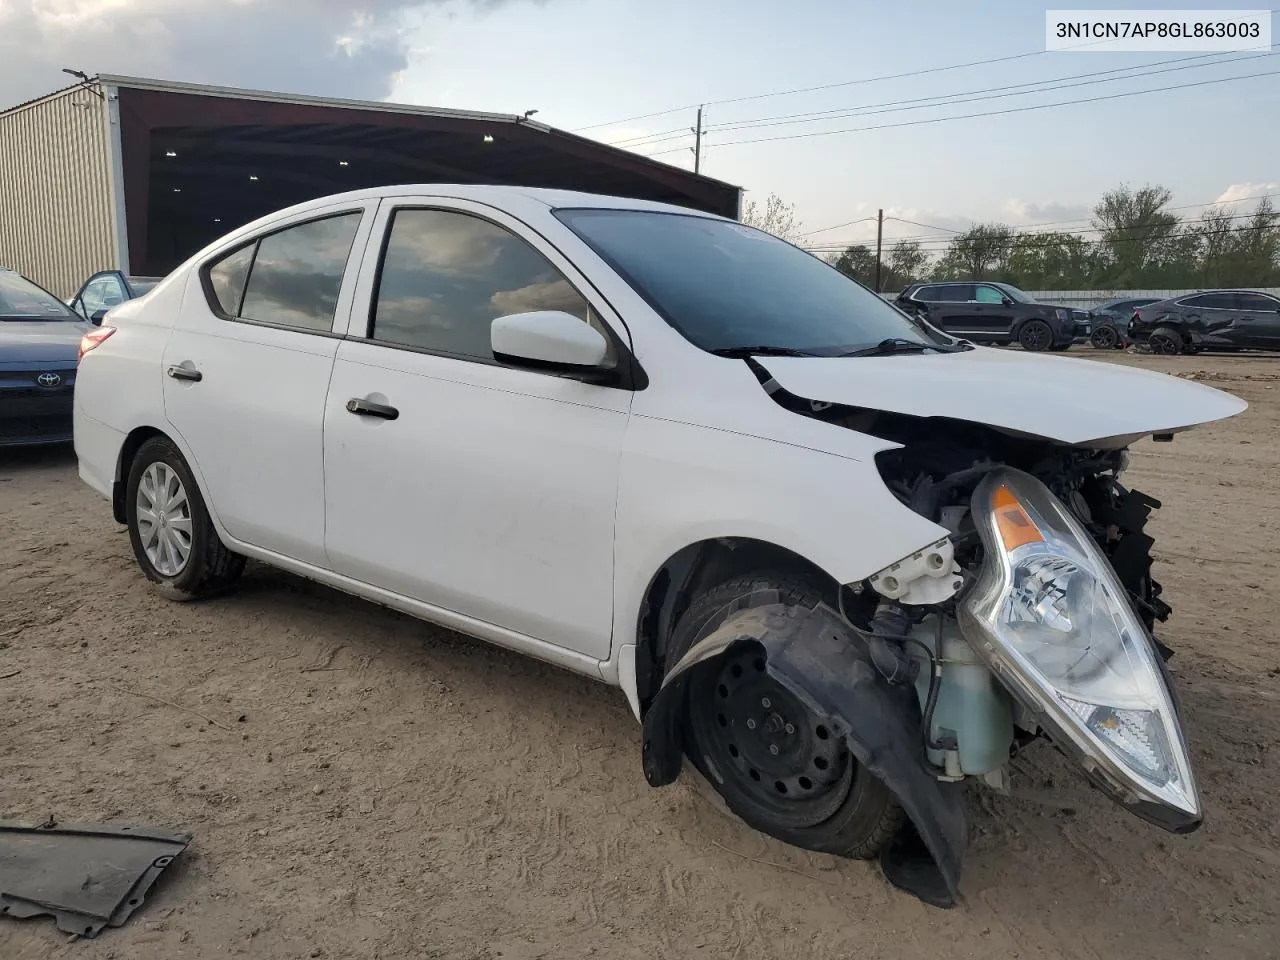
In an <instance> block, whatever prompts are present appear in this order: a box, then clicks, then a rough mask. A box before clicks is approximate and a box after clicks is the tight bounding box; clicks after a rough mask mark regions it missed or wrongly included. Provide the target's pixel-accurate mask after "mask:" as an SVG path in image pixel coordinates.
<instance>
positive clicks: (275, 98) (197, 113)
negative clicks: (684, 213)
mask: <svg viewBox="0 0 1280 960" xmlns="http://www.w3.org/2000/svg"><path fill="white" fill-rule="evenodd" d="M396 183H496V184H513V185H517V186H538V187H558V188H563V189H573V190H586V191H589V192H593V193H607V194H616V195H620V196H627V197H636V198H641V199H649V200H661V201H665V202H668V203H675V204H679V205H681V206H686V207H691V208H694V209H697V210H705V211H708V212H711V213H718V214H721V215H723V216H728V217H737V216H738V212H739V209H738V208H739V201H740V197H741V190H740V189H739V188H738V187H735V186H732V185H730V184H727V183H722V182H720V181H718V180H713V179H711V178H709V177H703V176H698V175H695V174H692V173H689V172H687V171H685V170H681V169H679V168H677V167H672V166H669V165H667V164H664V163H659V162H657V161H654V160H649V159H647V158H645V157H641V156H638V155H637V154H634V153H629V152H627V151H624V150H618V149H615V148H612V147H608V146H605V145H603V144H601V143H598V142H596V141H594V140H589V139H586V138H585V137H579V136H575V135H574V134H571V133H566V132H565V131H562V130H556V129H553V128H551V127H548V126H546V125H544V124H541V123H537V122H535V121H533V120H531V119H530V118H528V117H522V116H511V115H506V114H489V113H474V112H468V111H460V110H444V109H436V108H431V107H415V106H404V105H398V104H389V103H375V102H366V101H356V100H331V99H323V98H319V97H307V96H295V95H290V94H278V93H264V92H260V91H254V90H239V89H232V88H227V87H207V86H196V85H193V84H185V83H171V82H167V81H159V80H142V79H137V78H132V77H119V76H108V75H105V74H104V75H101V76H98V77H95V78H93V79H92V80H90V81H88V82H86V83H82V84H78V85H76V86H74V87H68V88H66V89H64V90H60V91H57V92H56V93H52V94H50V95H49V96H47V97H42V98H40V99H37V100H33V101H30V102H28V103H24V104H20V105H18V106H16V107H12V108H10V109H8V110H5V111H3V112H0V265H3V266H8V267H12V268H13V269H15V270H18V271H19V272H21V273H24V274H26V275H27V276H29V277H31V278H32V279H33V280H35V281H36V282H37V283H40V284H42V285H44V286H46V287H48V288H49V289H50V290H51V291H53V292H54V293H57V294H59V295H60V296H71V294H73V293H74V292H75V291H76V289H77V288H78V287H79V285H80V283H81V282H82V281H83V280H84V279H85V278H86V277H88V276H89V275H90V274H92V273H94V272H95V271H98V270H104V269H111V268H118V269H121V270H124V271H125V272H127V273H133V274H135V275H141V276H159V275H163V274H165V273H167V272H168V271H169V270H171V269H172V268H173V267H175V266H177V265H178V264H179V263H181V262H182V261H183V260H184V259H186V257H188V256H189V255H190V254H192V253H194V252H195V251H196V250H198V249H200V248H201V247H202V246H204V245H205V244H206V243H208V242H210V241H211V240H214V239H216V238H217V237H219V236H221V235H222V234H224V233H226V232H227V231H229V230H231V229H232V228H234V227H237V226H239V225H241V224H243V223H247V222H248V221H250V220H253V219H255V218H257V217H259V216H262V215H264V214H267V213H270V212H272V211H274V210H278V209H280V208H282V207H286V206H289V205H290V204H293V203H299V202H301V201H303V200H310V199H313V198H315V197H320V196H324V195H326V194H330V193H337V192H340V191H343V190H354V189H360V188H363V187H375V186H385V185H389V184H396Z"/></svg>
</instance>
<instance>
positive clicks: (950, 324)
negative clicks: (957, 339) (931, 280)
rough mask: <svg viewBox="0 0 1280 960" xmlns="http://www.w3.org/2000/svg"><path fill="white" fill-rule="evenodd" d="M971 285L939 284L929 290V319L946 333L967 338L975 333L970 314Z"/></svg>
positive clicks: (972, 294) (972, 295)
mask: <svg viewBox="0 0 1280 960" xmlns="http://www.w3.org/2000/svg"><path fill="white" fill-rule="evenodd" d="M974 295H975V294H974V290H973V284H972V283H939V284H935V285H934V286H933V287H932V288H930V290H929V297H930V300H929V318H930V321H931V322H932V323H933V325H934V326H935V327H941V328H942V329H943V330H945V331H946V332H947V333H953V334H955V335H957V336H962V337H967V336H969V335H970V334H973V333H975V332H976V330H975V328H974V326H973V319H972V315H971V312H970V308H971V303H970V301H972V300H973V298H974Z"/></svg>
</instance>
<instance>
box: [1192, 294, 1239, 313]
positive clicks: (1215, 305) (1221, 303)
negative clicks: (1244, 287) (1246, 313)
mask: <svg viewBox="0 0 1280 960" xmlns="http://www.w3.org/2000/svg"><path fill="white" fill-rule="evenodd" d="M1179 302H1180V303H1181V304H1182V306H1184V307H1192V308H1193V309H1196V310H1231V309H1233V308H1234V307H1235V298H1234V297H1232V296H1231V294H1229V293H1202V294H1200V296H1198V297H1188V298H1187V299H1186V300H1181V301H1179Z"/></svg>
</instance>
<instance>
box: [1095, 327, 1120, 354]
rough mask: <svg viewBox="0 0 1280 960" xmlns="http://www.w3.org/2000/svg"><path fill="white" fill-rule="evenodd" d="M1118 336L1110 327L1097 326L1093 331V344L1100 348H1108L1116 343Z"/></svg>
mask: <svg viewBox="0 0 1280 960" xmlns="http://www.w3.org/2000/svg"><path fill="white" fill-rule="evenodd" d="M1117 339H1118V337H1117V335H1116V331H1115V330H1114V329H1113V328H1111V327H1099V328H1098V329H1097V330H1095V331H1093V345H1094V346H1095V347H1098V348H1100V349H1102V350H1110V349H1111V348H1112V347H1114V346H1115V345H1116V341H1117Z"/></svg>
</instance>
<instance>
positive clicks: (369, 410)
mask: <svg viewBox="0 0 1280 960" xmlns="http://www.w3.org/2000/svg"><path fill="white" fill-rule="evenodd" d="M347 413H354V414H355V415H356V416H358V417H380V418H381V419H383V420H394V419H396V417H398V416H400V411H399V410H397V409H396V408H395V407H392V406H388V405H387V404H385V403H374V402H373V401H372V400H362V399H360V398H359V397H352V398H351V399H350V400H348V401H347Z"/></svg>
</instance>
